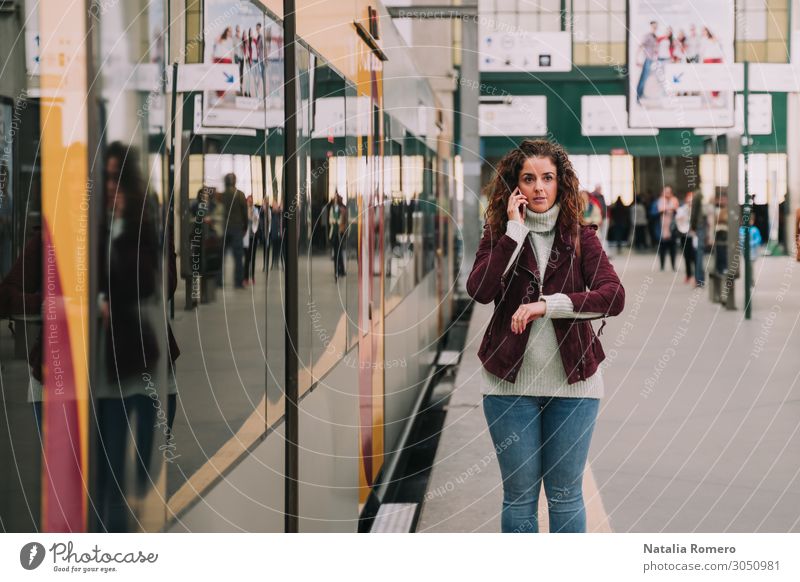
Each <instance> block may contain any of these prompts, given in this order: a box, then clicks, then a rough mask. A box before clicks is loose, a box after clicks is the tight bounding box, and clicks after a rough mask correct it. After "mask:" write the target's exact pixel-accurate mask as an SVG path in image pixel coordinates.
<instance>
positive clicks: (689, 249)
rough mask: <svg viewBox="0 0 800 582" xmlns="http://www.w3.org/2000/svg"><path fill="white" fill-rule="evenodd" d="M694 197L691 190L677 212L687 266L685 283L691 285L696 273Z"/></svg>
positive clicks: (676, 220) (677, 226)
mask: <svg viewBox="0 0 800 582" xmlns="http://www.w3.org/2000/svg"><path fill="white" fill-rule="evenodd" d="M692 196H693V192H692V191H691V190H689V191H688V192H687V193H686V196H685V197H684V199H683V203H682V204H681V205H680V206H679V207H678V210H677V211H676V212H675V227H676V228H677V230H678V244H679V245H680V248H681V251H682V254H683V261H684V263H685V264H686V279H684V283H690V282H691V281H692V279H693V278H694V272H695V265H694V259H695V252H694V241H693V236H692V233H691V230H692V229H691V218H692Z"/></svg>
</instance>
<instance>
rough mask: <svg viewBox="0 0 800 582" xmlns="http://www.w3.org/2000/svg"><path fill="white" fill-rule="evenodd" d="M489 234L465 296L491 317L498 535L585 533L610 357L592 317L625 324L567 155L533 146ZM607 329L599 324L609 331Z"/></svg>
mask: <svg viewBox="0 0 800 582" xmlns="http://www.w3.org/2000/svg"><path fill="white" fill-rule="evenodd" d="M487 195H488V200H489V205H488V208H487V211H486V226H485V228H484V234H483V237H482V239H481V242H480V245H479V247H478V252H477V255H476V257H475V263H474V266H473V268H472V272H471V273H470V276H469V278H468V280H467V292H468V293H469V294H470V296H471V297H473V298H474V299H475V300H476V301H478V302H479V303H489V302H490V301H494V303H495V310H494V315H493V317H492V320H491V322H490V323H489V326H488V327H487V330H486V334H485V335H484V337H483V341H482V342H481V346H480V349H479V350H478V357H479V358H480V359H481V362H482V363H483V368H484V370H483V375H484V381H485V382H484V388H483V393H484V399H483V405H484V413H485V415H486V420H487V423H488V425H489V432H490V434H491V437H492V440H493V441H494V445H495V450H496V451H497V453H498V460H499V464H500V471H501V474H502V477H503V509H502V519H501V523H502V531H504V532H537V531H538V520H537V507H538V498H539V489H540V485H541V483H542V481H544V488H545V493H546V495H547V498H548V501H549V504H550V510H549V515H550V531H552V532H583V531H586V511H585V508H584V504H583V496H582V480H583V470H584V465H585V463H586V458H587V455H588V452H589V443H590V440H591V435H592V430H593V427H594V423H595V418H596V416H597V410H598V404H599V398H600V397H601V396H602V394H603V379H602V376H601V374H600V370H599V364H600V362H601V361H602V360H603V359H604V358H605V355H604V354H603V349H602V347H601V346H600V341H599V340H598V339H597V336H595V334H594V330H593V329H592V326H591V324H590V323H589V322H588V321H586V319H590V318H597V317H606V316H609V315H618V314H619V313H620V312H621V311H622V308H623V306H624V303H625V292H624V290H623V288H622V285H621V284H620V281H619V278H618V277H617V275H616V273H615V272H614V269H613V267H612V266H611V264H610V262H609V260H608V258H607V257H606V255H605V253H604V252H603V248H602V245H601V243H600V240H599V239H598V237H597V234H596V231H597V227H596V226H589V225H584V224H583V222H582V220H581V215H582V213H583V204H584V202H583V201H582V199H581V197H580V194H579V189H578V179H577V177H576V176H575V171H574V170H573V168H572V164H571V163H570V161H569V159H568V157H567V154H566V152H565V151H564V150H563V149H562V148H561V147H560V146H558V145H554V144H551V143H550V142H548V141H545V140H536V141H531V140H525V141H523V142H522V143H521V144H520V146H519V147H518V148H516V149H514V150H512V151H511V152H509V153H508V154H506V155H505V157H503V159H502V160H501V161H500V163H499V166H498V169H497V174H496V175H495V177H494V178H493V180H492V182H491V183H490V184H489V185H488V187H487ZM601 329H602V326H601Z"/></svg>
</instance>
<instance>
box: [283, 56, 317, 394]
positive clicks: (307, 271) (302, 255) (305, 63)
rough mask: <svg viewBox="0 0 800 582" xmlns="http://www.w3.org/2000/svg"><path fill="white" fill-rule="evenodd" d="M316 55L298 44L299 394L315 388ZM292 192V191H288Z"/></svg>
mask: <svg viewBox="0 0 800 582" xmlns="http://www.w3.org/2000/svg"><path fill="white" fill-rule="evenodd" d="M315 73H316V70H315V56H314V55H313V53H310V52H309V51H308V49H307V48H305V47H304V46H300V45H298V47H297V97H298V104H297V185H298V193H297V228H298V233H297V234H298V237H299V243H298V247H297V272H298V280H297V293H298V306H299V313H300V314H301V315H300V316H299V317H298V335H297V347H296V349H295V351H296V353H297V359H298V394H299V395H302V394H303V393H304V392H305V391H307V390H308V389H309V388H311V384H312V383H313V379H312V377H311V362H312V358H311V343H312V332H311V328H312V325H311V319H310V318H309V317H303V316H302V314H303V313H305V312H306V310H308V309H309V307H310V306H312V305H313V302H312V299H313V297H312V293H311V286H312V284H313V283H314V282H315V281H314V278H313V272H312V271H313V267H312V257H311V248H312V245H311V235H312V228H313V223H312V216H311V204H310V203H311V170H312V168H311V104H312V102H313V99H314V95H312V91H313V89H314V86H315V85H314V76H315ZM287 194H288V193H287Z"/></svg>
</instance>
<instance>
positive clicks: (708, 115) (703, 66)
mask: <svg viewBox="0 0 800 582" xmlns="http://www.w3.org/2000/svg"><path fill="white" fill-rule="evenodd" d="M628 21H629V26H630V29H629V31H628V69H629V75H628V125H629V127H661V128H677V127H731V126H732V125H733V123H734V113H733V110H734V107H733V102H734V99H733V93H732V92H731V91H730V90H727V91H723V90H719V89H717V88H709V87H708V86H707V85H703V84H702V83H700V82H699V79H702V78H709V79H713V82H711V83H710V84H711V85H712V86H715V85H719V86H726V85H724V82H726V81H725V78H726V77H731V73H730V72H729V70H728V66H729V65H730V64H732V63H734V47H733V37H734V8H733V0H703V2H697V1H692V0H629V2H628ZM715 65H716V66H718V67H720V72H709V70H710V69H709V68H710V67H713V66H715ZM695 67H700V69H698V70H697V71H695V69H694V68H695ZM670 71H673V72H672V73H671V72H670ZM700 71H702V73H701V72H700ZM676 77H677V81H676V80H675V79H676ZM691 83H694V85H691ZM681 84H683V86H682V87H677V85H681ZM726 87H727V86H726Z"/></svg>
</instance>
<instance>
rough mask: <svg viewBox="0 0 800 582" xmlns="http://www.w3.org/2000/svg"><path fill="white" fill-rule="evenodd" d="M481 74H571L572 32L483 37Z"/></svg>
mask: <svg viewBox="0 0 800 582" xmlns="http://www.w3.org/2000/svg"><path fill="white" fill-rule="evenodd" d="M479 51H480V52H479V54H478V66H479V68H480V70H481V71H486V72H496V71H510V72H522V71H537V72H547V71H551V72H552V71H559V72H562V71H570V70H571V69H572V38H571V36H570V33H569V32H528V31H524V30H513V31H506V32H488V33H485V34H483V35H482V36H481V42H480V48H479Z"/></svg>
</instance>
